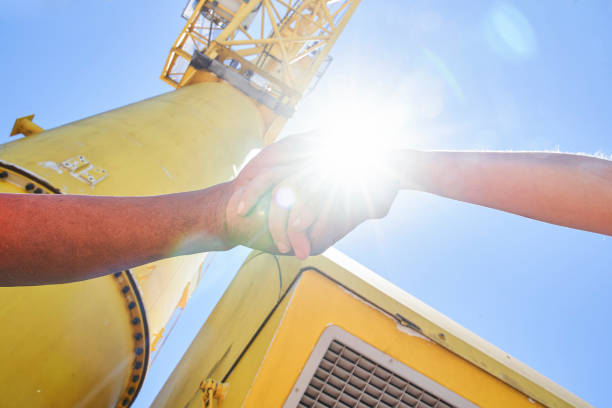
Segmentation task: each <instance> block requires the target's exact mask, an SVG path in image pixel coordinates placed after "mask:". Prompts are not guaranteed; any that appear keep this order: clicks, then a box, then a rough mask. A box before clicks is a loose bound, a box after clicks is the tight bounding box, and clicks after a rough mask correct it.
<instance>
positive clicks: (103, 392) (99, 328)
mask: <svg viewBox="0 0 612 408" xmlns="http://www.w3.org/2000/svg"><path fill="white" fill-rule="evenodd" d="M0 299H2V302H0V322H1V324H2V334H1V335H0V361H2V369H1V370H0V406H2V407H6V408H13V407H14V408H22V407H28V408H31V407H41V408H46V407H77V406H81V407H86V406H104V407H108V406H112V405H114V404H115V403H116V401H118V400H119V398H120V396H121V394H122V392H123V388H124V386H125V385H126V384H127V383H128V380H129V379H128V374H129V368H130V366H131V364H132V360H133V358H132V355H133V348H134V346H133V339H132V334H131V333H132V332H131V329H130V324H129V321H128V318H127V316H126V306H125V303H124V300H123V298H122V296H121V293H120V291H119V288H118V287H117V284H116V282H114V281H113V277H112V276H108V277H104V278H100V279H94V280H90V281H86V282H79V283H72V284H66V285H53V286H41V287H31V288H30V287H27V288H0Z"/></svg>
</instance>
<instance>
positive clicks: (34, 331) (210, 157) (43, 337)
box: [0, 83, 263, 407]
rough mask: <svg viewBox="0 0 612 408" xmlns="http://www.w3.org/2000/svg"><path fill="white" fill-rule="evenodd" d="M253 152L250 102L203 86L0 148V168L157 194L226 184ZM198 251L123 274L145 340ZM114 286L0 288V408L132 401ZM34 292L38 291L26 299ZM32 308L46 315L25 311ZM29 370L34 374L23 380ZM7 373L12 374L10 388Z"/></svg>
mask: <svg viewBox="0 0 612 408" xmlns="http://www.w3.org/2000/svg"><path fill="white" fill-rule="evenodd" d="M262 146H263V120H262V118H261V114H260V112H259V110H258V109H257V107H256V105H255V104H254V103H253V102H252V101H251V100H250V99H249V98H248V97H246V96H245V95H244V94H242V93H241V92H239V91H237V90H235V89H234V88H232V87H231V86H229V85H227V84H224V83H206V84H195V85H191V86H188V87H184V88H182V89H179V90H176V91H173V92H170V93H166V94H163V95H160V96H157V97H154V98H150V99H147V100H144V101H141V102H138V103H135V104H132V105H128V106H125V107H122V108H119V109H115V110H112V111H109V112H105V113H102V114H99V115H96V116H92V117H89V118H86V119H83V120H80V121H77V122H74V123H70V124H67V125H65V126H61V127H58V128H55V129H51V130H48V131H45V132H42V133H40V134H37V135H36V137H28V138H21V139H18V140H16V141H13V142H11V143H7V144H5V145H2V146H0V167H2V166H4V167H6V168H9V169H13V170H10V171H11V180H18V181H19V180H25V181H27V180H28V179H31V180H38V181H40V182H42V183H46V184H48V185H50V186H53V187H55V188H56V189H57V190H59V192H61V193H70V194H88V195H114V196H121V195H123V196H136V195H156V194H164V193H174V192H180V191H189V190H195V189H199V188H204V187H208V186H211V185H215V184H218V183H221V182H224V181H227V180H229V179H231V178H232V177H233V176H234V172H235V169H236V168H239V167H240V166H241V164H242V163H243V161H244V159H245V157H246V156H247V154H248V153H249V152H250V151H251V150H252V149H256V148H261V147H262ZM65 163H66V164H65ZM71 165H74V167H70V166H71ZM16 171H17V172H18V173H15V172H16ZM17 174H19V177H21V178H19V177H17ZM90 177H91V178H90ZM92 180H93V181H92ZM20 182H21V181H20ZM37 185H38V184H37ZM17 191H19V192H24V191H25V190H24V189H23V188H19V186H18V185H15V184H14V183H9V182H8V181H3V180H0V192H17ZM45 191H46V190H45ZM136 228H137V226H136ZM185 238H186V240H187V239H188V238H189V237H185ZM181 244H182V242H177V243H176V245H177V247H178V246H180V245H181ZM33 256H36V254H33ZM168 256H172V252H169V253H168ZM205 256H206V254H196V255H190V256H183V257H176V258H170V259H166V260H163V261H160V262H156V263H154V264H150V265H145V266H142V267H138V268H134V269H133V270H132V274H133V276H134V277H135V278H136V279H137V281H138V286H139V287H140V293H141V295H142V299H143V302H144V305H145V308H146V312H147V319H148V321H149V329H150V332H151V333H159V332H161V330H162V329H163V328H164V326H165V325H166V323H167V321H168V319H169V318H170V316H171V315H172V313H173V311H174V310H175V308H176V307H177V305H178V304H179V302H180V301H181V300H182V301H183V302H184V300H185V299H184V298H183V295H184V292H185V287H186V286H187V285H189V288H190V289H189V291H190V292H189V294H191V292H192V291H193V290H194V289H195V288H196V286H197V283H198V281H199V277H200V267H201V265H202V262H203V260H204V259H205ZM100 286H102V287H100ZM120 289H121V287H119V286H117V284H116V283H115V282H113V278H112V277H106V278H101V279H95V280H93V281H90V282H86V283H83V284H75V285H74V286H73V285H60V286H48V287H45V288H2V289H0V296H1V297H2V299H3V302H4V299H15V301H14V302H13V303H11V305H12V306H11V310H10V311H8V309H7V312H6V313H3V314H0V324H2V326H3V327H8V328H11V329H10V330H13V329H12V328H15V329H14V331H15V336H2V337H0V353H4V352H6V351H10V353H12V354H14V355H15V356H19V359H16V358H10V357H11V356H10V355H7V356H5V357H6V358H2V360H1V361H3V370H2V371H3V374H5V375H6V377H7V378H5V380H6V381H2V384H1V385H0V386H2V387H4V388H2V392H0V405H1V406H11V404H12V402H11V401H13V400H15V401H19V404H18V405H15V406H20V407H21V406H28V407H36V406H41V407H42V406H45V407H46V406H54V405H55V406H73V405H74V404H73V403H72V402H74V403H76V402H77V401H79V400H82V399H83V398H85V397H86V396H88V395H89V396H91V395H95V398H96V399H95V403H94V402H92V401H93V400H89V402H90V405H94V406H101V405H105V406H108V405H109V404H112V403H116V402H117V401H119V403H120V402H122V401H123V398H124V397H126V398H129V399H130V400H131V398H133V396H134V394H129V395H128V394H127V390H128V389H129V387H132V386H134V385H135V386H137V385H138V384H139V383H140V382H141V379H139V380H138V381H136V382H132V380H131V377H130V378H128V376H129V375H131V373H132V361H133V359H134V350H135V345H134V340H133V339H132V335H133V333H132V332H131V327H130V325H129V319H130V315H129V313H130V312H129V311H128V309H127V307H126V303H125V299H123V298H122V297H121V296H119V295H120ZM81 291H82V292H81ZM39 293H43V294H47V293H48V294H49V295H48V296H47V297H44V296H34V295H33V294H39ZM49 297H51V298H54V299H55V298H56V299H57V302H55V303H54V302H49V299H48V298H49ZM19 299H27V301H20V300H19ZM4 303H6V302H4ZM100 307H104V308H105V309H104V310H105V312H104V313H100V311H99V308H100ZM39 309H40V310H44V312H45V313H42V314H37V313H35V312H33V311H35V310H39ZM100 319H104V320H102V321H100ZM100 324H103V325H106V324H108V325H111V326H112V327H111V328H108V329H107V328H106V326H103V327H100ZM56 328H58V330H60V329H61V333H59V332H57V333H56ZM149 340H150V341H152V340H153V337H152V336H151V338H150V339H149ZM75 343H78V344H79V345H78V346H75ZM64 350H65V352H63V351H64ZM56 355H57V356H61V358H62V359H63V360H62V361H61V363H58V361H57V358H56V357H55V356H56ZM0 356H2V355H1V354H0ZM0 358H1V357H0ZM45 361H49V362H53V364H45ZM87 361H90V362H91V366H88V365H87V364H84V363H83V362H87ZM82 363H83V364H82ZM26 366H27V367H29V368H28V370H25V368H22V367H26ZM41 367H44V369H43V368H41ZM39 370H40V373H41V374H40V376H39V377H37V375H35V374H32V372H33V371H34V372H38V371H39ZM8 373H13V374H12V375H10V381H9V378H8V377H9V374H8ZM15 373H17V374H18V375H16V374H15ZM39 380H40V381H39ZM39 388H40V389H41V390H42V391H41V393H42V392H44V391H45V390H47V391H46V392H48V394H47V395H49V399H44V400H43V399H41V397H40V395H39V394H40V393H38V392H37V389H39ZM50 389H53V390H55V391H53V392H51V391H48V390H50ZM13 390H15V392H13ZM98 391H99V393H98ZM92 392H93V393H94V394H91V393H92ZM17 397H19V399H16V398H17ZM51 397H53V398H51ZM39 401H42V402H40V403H39ZM65 401H68V402H66V403H65ZM102 401H111V402H110V403H109V404H103V403H102Z"/></svg>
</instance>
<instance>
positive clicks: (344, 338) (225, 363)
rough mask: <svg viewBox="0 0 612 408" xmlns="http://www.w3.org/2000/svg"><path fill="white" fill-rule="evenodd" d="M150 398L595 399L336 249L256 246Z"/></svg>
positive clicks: (349, 403) (462, 404) (441, 402)
mask: <svg viewBox="0 0 612 408" xmlns="http://www.w3.org/2000/svg"><path fill="white" fill-rule="evenodd" d="M212 385H214V386H216V390H219V389H221V390H223V392H217V393H216V394H215V393H207V391H208V390H211V386H212ZM210 394H212V395H213V397H212V399H211V397H210ZM203 404H204V405H203ZM153 406H154V407H193V408H195V407H202V406H207V407H208V406H217V407H219V408H221V407H223V408H237V407H245V408H247V407H248V408H261V407H269V408H276V407H278V408H280V407H283V408H296V407H317V408H318V407H423V408H426V407H436V408H448V407H457V408H474V407H482V408H485V407H491V408H503V407H508V408H510V407H511V408H519V407H543V406H545V407H550V408H562V407H563V408H565V407H589V405H588V404H587V403H586V402H584V401H582V400H580V399H579V398H578V397H576V396H574V395H572V394H571V393H569V392H568V391H566V390H564V389H563V388H561V387H560V386H558V385H556V384H554V383H553V382H551V381H550V380H548V379H546V378H544V377H543V376H541V375H539V374H538V373H536V372H535V371H533V370H532V369H530V368H529V367H527V366H525V365H524V364H522V363H520V362H518V361H517V360H515V359H514V358H512V357H511V356H509V355H507V354H505V353H503V352H502V351H501V350H499V349H497V348H495V347H494V346H492V345H491V344H489V343H486V342H485V341H484V340H482V339H480V338H479V337H478V336H476V335H474V334H473V333H470V332H469V331H467V330H466V329H464V328H462V327H461V326H459V325H458V324H456V323H454V322H453V321H451V320H450V319H448V318H447V317H445V316H443V315H441V314H440V313H438V312H436V311H435V310H433V309H431V308H430V307H428V306H426V305H425V304H423V303H422V302H420V301H418V300H417V299H415V298H414V297H412V296H410V295H409V294H407V293H406V292H404V291H402V290H401V289H399V288H397V287H395V286H393V285H392V284H391V283H389V282H387V281H385V280H384V279H382V278H381V277H380V276H378V275H376V274H375V273H373V272H371V271H369V270H367V269H366V268H364V267H363V266H361V265H359V264H357V263H356V262H355V261H353V260H351V259H349V258H348V257H346V256H345V255H343V254H341V253H340V252H338V251H335V250H329V251H327V253H326V254H324V255H322V256H317V257H312V258H309V259H307V260H306V261H303V262H300V261H298V260H296V259H294V258H288V257H280V258H276V257H274V256H272V255H267V254H262V253H258V252H256V253H253V254H251V256H250V257H249V258H248V259H247V260H246V262H245V263H244V265H243V266H242V268H241V270H240V271H239V273H238V275H237V276H236V278H235V279H234V281H233V282H232V283H231V284H230V286H229V288H228V289H227V291H226V293H225V294H224V296H223V297H222V298H221V300H220V301H219V303H218V304H217V306H216V308H215V309H214V310H213V312H212V313H211V315H210V316H209V318H208V320H207V321H206V323H205V324H204V326H203V327H202V329H201V330H200V332H199V333H198V335H197V336H196V338H195V340H194V341H193V343H192V344H191V346H190V348H189V349H188V351H187V352H186V353H185V355H184V356H183V358H182V360H181V362H180V363H179V365H178V366H177V367H176V369H175V370H174V372H173V373H172V375H171V376H170V378H169V379H168V381H167V382H166V384H165V385H164V387H163V388H162V390H161V392H160V393H159V394H158V396H157V398H156V400H155V402H154V404H153Z"/></svg>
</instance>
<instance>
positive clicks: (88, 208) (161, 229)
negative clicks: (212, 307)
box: [0, 185, 228, 286]
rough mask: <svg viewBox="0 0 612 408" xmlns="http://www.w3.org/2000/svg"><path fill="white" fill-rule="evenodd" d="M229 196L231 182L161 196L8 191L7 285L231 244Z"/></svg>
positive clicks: (2, 247) (2, 256)
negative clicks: (227, 224) (226, 234)
mask: <svg viewBox="0 0 612 408" xmlns="http://www.w3.org/2000/svg"><path fill="white" fill-rule="evenodd" d="M227 198H228V197H227V192H226V191H225V190H224V188H223V185H220V186H215V187H212V188H209V189H207V190H200V191H193V192H186V193H178V194H170V195H163V196H153V197H95V196H72V195H44V196H43V195H29V194H28V195H26V194H0V226H1V227H2V232H3V233H2V240H1V241H0V286H16V285H37V284H49V283H62V282H70V281H78V280H83V279H89V278H94V277H97V276H101V275H105V274H109V273H113V272H116V271H120V270H123V269H126V268H129V267H132V266H137V265H142V264H145V263H148V262H152V261H155V260H158V259H160V258H164V257H168V256H174V255H182V254H187V253H194V252H201V251H211V250H221V249H227V244H226V243H225V242H224V241H223V238H224V237H223V234H224V220H225V218H224V211H225V200H227Z"/></svg>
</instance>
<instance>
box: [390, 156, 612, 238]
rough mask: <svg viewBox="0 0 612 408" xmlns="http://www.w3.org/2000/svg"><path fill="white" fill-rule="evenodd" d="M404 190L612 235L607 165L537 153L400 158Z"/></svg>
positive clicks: (611, 165) (611, 180)
mask: <svg viewBox="0 0 612 408" xmlns="http://www.w3.org/2000/svg"><path fill="white" fill-rule="evenodd" d="M401 163H403V165H402V170H401V171H402V172H403V174H404V180H403V183H402V184H403V187H404V188H410V189H416V190H421V191H426V192H429V193H433V194H437V195H440V196H444V197H448V198H452V199H455V200H460V201H465V202H469V203H473V204H478V205H483V206H486V207H491V208H495V209H498V210H502V211H507V212H511V213H514V214H518V215H522V216H525V217H529V218H533V219H537V220H540V221H545V222H549V223H553V224H557V225H562V226H566V227H571V228H577V229H583V230H587V231H592V232H598V233H601V234H607V235H612V162H610V161H608V160H603V159H598V158H594V157H588V156H581V155H572V154H562V153H536V152H533V153H532V152H525V153H521V152H435V151H434V152H418V151H404V152H402V153H401Z"/></svg>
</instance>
